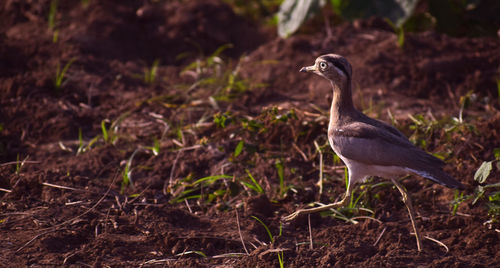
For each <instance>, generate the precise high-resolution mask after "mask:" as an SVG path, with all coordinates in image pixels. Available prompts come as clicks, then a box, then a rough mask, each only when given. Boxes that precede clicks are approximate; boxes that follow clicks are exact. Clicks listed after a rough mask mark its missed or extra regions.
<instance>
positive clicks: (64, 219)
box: [0, 0, 500, 267]
mask: <svg viewBox="0 0 500 268" xmlns="http://www.w3.org/2000/svg"><path fill="white" fill-rule="evenodd" d="M49 3H50V1H48V0H46V1H18V0H7V1H4V2H2V4H1V5H2V6H0V18H1V19H0V124H1V125H0V126H1V130H0V161H1V163H2V164H0V188H1V189H2V191H0V242H1V246H0V260H1V261H0V266H5V267H26V266H34V267H40V266H63V265H65V266H73V267H82V266H96V267H101V266H111V267H139V266H142V267H150V266H167V267H170V266H172V267H190V266H193V267H197V266H219V267H277V266H278V265H279V264H278V256H277V253H276V252H277V251H281V250H282V251H283V252H284V263H285V266H286V267H329V266H339V267H343V266H348V265H349V266H350V265H352V266H354V265H356V266H359V265H363V266H365V267H373V266H376V267H380V266H388V265H390V266H408V265H411V266H431V267H449V266H451V267H500V243H499V241H500V240H499V237H500V233H499V231H498V229H499V226H498V224H488V220H489V219H490V217H489V216H488V209H487V207H486V205H485V202H486V201H485V200H484V199H481V200H480V201H479V202H478V203H476V204H475V205H471V202H470V201H469V202H464V203H463V204H462V205H460V206H459V210H458V212H459V213H457V214H456V215H452V214H451V213H450V202H451V201H452V200H453V195H454V191H453V190H450V189H446V188H443V187H441V186H439V185H435V184H432V183H431V182H428V181H425V180H423V179H421V178H416V177H408V178H406V179H404V180H403V183H404V184H405V186H406V187H407V188H408V190H409V192H410V194H411V196H412V197H413V202H414V204H415V207H416V209H417V211H418V217H417V218H418V224H419V228H420V229H421V231H422V232H423V234H424V235H426V236H429V237H432V238H434V239H437V240H439V241H441V242H442V243H444V244H445V245H447V246H448V248H449V252H446V250H445V249H444V247H442V246H440V245H438V244H436V243H434V242H432V241H430V240H425V241H424V247H425V250H424V251H423V252H421V253H418V252H417V249H416V244H415V239H414V237H413V236H412V235H411V234H410V232H412V229H411V224H410V221H409V219H408V214H407V211H406V208H405V206H404V205H403V203H402V202H401V200H400V196H399V193H398V192H397V191H396V190H395V189H393V188H392V187H377V188H374V189H373V190H372V191H370V195H372V196H374V197H376V198H374V200H375V201H373V202H372V207H371V208H372V209H373V211H374V212H375V215H374V218H375V219H378V220H379V221H376V220H373V219H366V218H359V219H358V220H357V221H358V223H357V224H352V223H349V222H345V221H342V220H338V219H335V218H333V217H328V216H321V215H311V218H310V221H311V232H312V239H313V245H314V247H313V248H310V247H309V241H310V236H309V230H308V219H307V217H302V218H299V219H298V220H296V221H294V222H292V223H288V224H285V225H284V226H283V230H282V235H281V236H278V233H279V229H280V218H281V217H283V216H285V215H288V214H289V213H291V212H293V211H294V210H295V209H297V208H298V207H304V206H306V205H307V204H308V203H311V202H314V201H318V200H319V201H320V202H322V203H328V202H332V201H334V200H336V199H337V198H339V197H340V196H341V195H342V194H343V192H344V189H345V186H344V183H343V179H342V176H343V169H339V168H336V167H335V166H334V164H333V163H334V162H333V157H332V154H331V153H330V149H329V148H327V147H325V148H326V149H327V150H325V154H324V156H325V157H324V163H325V177H326V179H327V180H326V181H325V185H324V189H325V190H324V192H323V194H321V195H320V194H319V191H318V187H317V186H316V184H315V183H316V182H317V180H318V174H319V165H318V163H319V154H318V153H316V150H315V146H314V141H318V143H320V145H321V144H323V143H324V142H325V133H326V123H327V118H326V117H325V115H326V111H328V107H329V101H330V100H331V89H330V87H329V84H328V83H327V82H325V81H323V80H321V79H319V78H318V77H314V76H310V75H309V76H308V75H305V74H301V73H298V70H299V68H300V67H301V66H304V65H311V64H312V63H313V62H314V59H315V57H317V56H318V55H321V54H323V53H332V52H334V53H337V54H342V55H344V56H346V57H347V58H348V59H349V60H350V62H351V63H352V65H353V69H354V97H355V103H356V105H357V106H358V107H360V109H363V110H365V112H367V113H368V114H369V115H371V116H374V117H377V118H379V119H381V120H386V121H390V117H389V116H388V114H389V113H388V112H389V111H390V113H391V114H392V115H393V116H394V118H395V119H396V120H397V121H399V123H400V126H401V130H402V131H403V132H405V133H406V134H407V135H409V136H410V135H412V133H413V131H412V129H411V128H409V127H408V126H409V125H410V124H411V120H410V119H409V116H408V115H409V114H413V115H414V114H417V113H418V114H423V115H425V116H426V118H433V117H436V118H438V119H440V118H446V117H448V118H449V117H450V116H457V115H458V111H459V108H460V107H459V99H460V97H461V96H464V95H465V94H467V92H469V91H473V92H474V93H475V96H477V97H476V99H475V100H474V101H473V103H472V104H471V105H470V106H469V107H468V108H467V109H466V110H465V112H464V118H466V120H470V121H471V123H473V124H474V125H475V126H476V128H477V133H475V134H474V133H472V132H470V131H468V132H467V131H464V132H463V133H462V132H458V133H455V134H451V135H446V134H443V133H444V132H442V131H439V130H432V131H431V132H430V133H426V136H425V138H426V142H427V143H426V148H425V149H426V150H429V151H434V152H438V151H439V152H443V151H447V152H450V154H448V159H447V163H448V164H447V166H446V171H447V172H449V173H450V174H452V175H453V176H455V177H456V178H457V179H458V180H460V181H461V182H462V183H463V184H464V185H466V187H467V189H466V190H465V193H466V194H472V193H473V191H474V189H475V187H476V186H477V184H475V182H474V180H473V175H474V172H475V171H476V169H477V168H478V167H479V165H480V164H481V163H482V161H486V160H492V159H494V154H493V149H494V148H498V147H500V133H499V131H500V112H499V104H498V101H496V100H497V99H498V96H497V91H496V80H495V78H496V77H497V76H498V73H499V67H500V40H499V39H498V38H476V39H465V38H451V37H447V36H444V35H441V34H437V33H419V34H408V35H407V37H406V42H405V47H404V48H399V47H398V46H397V44H396V36H395V35H394V34H393V33H392V32H391V31H389V30H388V27H387V25H385V24H384V23H383V21H381V20H377V19H371V20H364V21H356V22H354V23H346V24H343V25H339V26H335V27H333V28H332V31H331V34H330V35H327V34H326V31H325V29H324V28H322V27H321V25H322V24H320V25H318V26H317V27H316V28H315V29H316V32H315V33H303V34H299V35H296V36H293V37H291V38H288V39H280V38H277V37H275V36H274V35H273V34H270V32H271V31H270V30H269V29H264V28H262V29H260V28H259V27H258V26H256V25H253V24H252V23H250V22H248V21H246V20H245V19H244V18H242V17H239V16H238V15H236V14H234V13H233V11H232V9H231V8H230V7H229V6H227V5H225V4H223V3H222V2H220V1H201V0H200V1H186V3H182V4H180V3H177V2H170V1H166V2H163V1H160V2H155V4H146V5H145V4H144V3H143V1H131V0H129V1H122V0H120V1H118V0H114V1H90V4H89V5H88V6H87V7H83V6H82V5H81V4H80V1H60V5H59V7H58V13H57V16H56V18H57V22H58V23H57V25H56V29H57V31H58V40H57V42H55V43H54V42H53V31H51V30H48V25H47V19H46V18H47V14H48V13H49V6H50V4H49ZM227 43H232V44H233V48H229V49H227V50H225V51H224V53H223V56H222V58H223V59H224V60H225V62H226V63H227V64H226V65H227V66H232V67H234V68H236V67H235V65H236V63H239V67H238V68H239V69H238V70H239V74H238V75H239V77H240V78H241V79H245V81H247V83H249V84H251V85H254V86H251V87H250V88H251V89H250V90H248V91H246V92H243V93H241V94H240V95H238V96H237V99H236V100H232V101H220V102H219V103H218V104H217V105H214V103H213V102H212V101H210V100H209V98H208V96H210V95H211V94H210V92H208V91H209V89H207V88H208V86H206V84H203V83H199V84H198V85H195V86H193V83H194V82H195V81H196V79H199V77H197V75H199V74H196V73H195V72H194V71H192V70H191V71H185V69H184V68H186V66H188V65H189V64H190V63H192V62H194V61H195V60H196V59H200V60H202V59H204V56H208V55H210V54H211V53H213V52H214V51H215V50H216V49H217V48H219V47H221V46H222V45H224V44H227ZM179 55H181V56H180V57H179ZM71 59H75V61H74V63H73V64H72V65H71V66H70V67H69V69H68V72H67V74H66V76H65V82H64V83H63V85H62V87H61V88H60V89H55V87H54V79H55V76H56V71H57V69H58V66H59V68H60V69H62V68H63V66H64V65H65V64H66V63H67V62H68V61H70V60H71ZM155 59H159V61H160V64H159V66H158V71H157V77H156V80H155V81H154V83H146V82H145V81H144V79H143V76H144V70H145V69H147V68H151V65H152V63H153V61H154V60H155ZM226 65H224V66H226ZM273 107H274V109H273ZM291 109H293V111H295V116H290V118H289V119H288V121H285V120H277V118H278V116H277V115H281V116H283V115H286V114H287V113H290V111H291ZM227 111H229V112H230V113H231V117H232V118H233V121H232V122H229V121H228V123H227V126H226V127H225V128H221V127H218V126H216V125H215V124H214V123H213V119H212V118H213V115H214V114H215V113H217V112H220V113H221V114H222V113H224V112H227ZM263 111H267V112H263ZM207 118H208V119H207ZM105 119H108V120H109V122H108V121H106V122H107V123H106V126H107V127H110V126H111V122H115V123H116V124H114V126H117V128H116V133H115V134H116V135H117V136H118V137H119V138H118V140H117V141H116V142H114V143H112V142H104V141H103V139H102V137H101V138H100V139H97V141H96V142H95V144H94V145H93V146H92V148H90V149H88V150H86V151H85V152H82V153H79V154H77V153H76V151H77V149H78V147H79V139H78V136H79V129H81V133H82V140H83V141H84V142H89V141H91V140H92V139H93V138H94V137H97V136H99V135H102V132H101V121H102V120H105ZM118 119H119V120H118ZM250 119H252V120H253V121H252V120H250ZM237 120H239V121H237ZM245 120H246V121H245ZM245 122H246V124H247V125H246V128H244V127H242V125H243V126H245ZM249 122H250V123H252V122H254V123H255V122H257V123H258V124H262V127H261V128H260V130H255V129H252V128H253V127H252V126H251V124H250V123H249ZM257 123H256V124H257ZM176 129H177V130H176ZM179 133H182V135H179ZM155 138H157V139H159V140H160V141H159V144H160V151H159V154H158V155H156V156H155V155H153V154H152V153H151V150H147V149H144V148H146V147H147V146H152V144H153V143H154V140H155ZM446 138H447V139H448V142H442V140H443V139H446ZM240 140H244V141H245V149H244V150H243V152H242V153H241V155H239V156H234V151H235V148H236V146H237V144H238V142H239V141H240ZM137 148H142V149H137ZM134 152H135V153H134ZM132 155H133V162H132V165H131V167H132V172H131V174H132V182H131V186H128V187H125V188H124V190H123V191H122V189H121V185H122V174H123V172H124V169H125V168H126V164H127V160H128V159H130V158H131V156H132ZM18 156H19V159H20V160H23V159H25V158H26V157H27V156H29V158H27V159H26V162H25V164H24V165H23V166H22V167H21V169H20V170H19V172H16V164H15V163H12V162H15V161H16V159H17V158H18ZM277 160H279V161H281V163H282V165H283V166H284V178H285V184H286V185H293V189H291V190H288V191H286V192H285V193H283V194H279V193H278V192H279V176H278V173H277V168H276V164H275V163H276V161H277ZM335 165H340V164H339V163H337V164H335ZM246 169H248V171H249V172H250V173H251V174H252V175H253V177H254V178H255V179H256V180H257V181H258V182H259V184H260V185H262V188H263V192H264V193H265V194H260V195H258V194H255V192H254V191H252V190H251V189H248V188H242V187H241V185H242V184H240V183H239V182H238V180H239V178H246V179H248V174H247V172H246V171H245V170H246ZM493 172H494V173H493V175H492V176H491V177H490V178H489V182H492V183H494V182H500V176H499V175H498V174H499V173H498V171H497V170H496V169H494V171H493ZM219 174H230V175H231V177H232V178H231V177H230V178H227V179H224V181H222V180H220V181H217V182H215V183H213V184H211V185H208V186H207V187H206V188H205V189H201V190H200V191H198V192H194V193H197V194H201V195H202V196H203V191H205V193H206V192H208V191H211V192H214V191H215V190H218V189H227V188H230V189H233V188H234V189H236V190H234V192H233V191H227V192H225V194H223V195H220V196H217V197H215V201H211V202H209V200H206V199H199V198H198V199H186V202H184V201H182V202H175V198H176V197H178V196H179V191H183V190H186V189H188V186H189V185H188V184H187V183H184V184H183V182H182V180H186V178H192V180H196V179H199V178H203V177H206V176H210V175H219ZM247 181H248V180H247ZM375 181H376V182H379V181H382V180H380V179H376V180H375ZM277 189H278V190H277ZM361 215H363V214H362V213H361ZM252 216H256V217H258V218H259V219H261V220H262V221H263V222H264V223H265V224H266V225H267V226H269V228H270V231H271V233H272V234H273V235H275V239H274V241H273V242H272V243H270V239H269V237H268V235H267V234H266V232H265V229H264V228H263V226H262V225H261V224H260V223H258V222H257V221H256V220H255V219H254V218H252ZM238 222H239V225H238ZM239 229H241V231H239ZM242 241H244V243H245V246H246V250H248V254H241V253H245V248H244V247H243V243H242ZM197 252H202V253H203V254H204V255H206V257H203V256H202V255H201V254H198V253H197ZM231 253H234V254H232V255H231ZM238 254H239V255H238Z"/></svg>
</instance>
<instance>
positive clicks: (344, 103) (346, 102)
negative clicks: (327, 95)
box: [330, 80, 357, 127]
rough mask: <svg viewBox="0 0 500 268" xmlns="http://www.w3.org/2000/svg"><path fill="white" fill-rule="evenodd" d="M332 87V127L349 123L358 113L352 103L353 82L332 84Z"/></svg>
mask: <svg viewBox="0 0 500 268" xmlns="http://www.w3.org/2000/svg"><path fill="white" fill-rule="evenodd" d="M332 87H333V100H332V106H331V108H330V127H332V126H336V125H339V124H341V123H342V122H345V121H348V120H349V118H350V117H352V116H355V114H356V112H357V111H356V109H355V108H354V105H353V103H352V93H351V81H350V80H347V81H345V82H344V83H343V84H341V85H337V84H335V83H332Z"/></svg>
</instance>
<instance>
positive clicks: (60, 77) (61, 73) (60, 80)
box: [54, 58, 76, 90]
mask: <svg viewBox="0 0 500 268" xmlns="http://www.w3.org/2000/svg"><path fill="white" fill-rule="evenodd" d="M75 60H76V58H72V59H71V60H69V61H68V62H67V63H66V65H64V67H63V68H62V70H61V65H60V64H59V63H58V64H57V71H56V77H55V79H54V87H55V89H56V90H59V89H61V87H62V86H63V84H64V83H65V82H66V81H67V80H64V78H65V76H66V72H67V71H68V69H69V67H70V66H71V64H73V62H74V61H75Z"/></svg>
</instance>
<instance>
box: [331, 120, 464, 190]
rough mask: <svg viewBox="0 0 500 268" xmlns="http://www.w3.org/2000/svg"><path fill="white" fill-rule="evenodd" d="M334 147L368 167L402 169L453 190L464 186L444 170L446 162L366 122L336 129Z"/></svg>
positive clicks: (396, 135)
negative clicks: (377, 166)
mask: <svg viewBox="0 0 500 268" xmlns="http://www.w3.org/2000/svg"><path fill="white" fill-rule="evenodd" d="M331 134H332V135H330V136H331V139H330V140H331V142H332V143H333V144H332V146H333V147H334V149H335V151H336V152H338V153H339V154H341V155H342V156H343V157H345V158H347V159H351V160H355V161H357V162H360V163H364V164H366V165H379V166H399V167H404V168H407V169H408V171H411V172H413V173H416V174H418V175H420V176H422V177H424V178H427V179H430V180H432V181H434V182H437V183H439V184H442V185H445V186H447V187H450V188H460V189H463V188H464V186H463V185H462V184H461V183H460V182H458V181H457V180H456V179H455V178H453V177H451V176H450V175H448V174H447V173H446V172H444V171H443V170H442V166H443V165H444V162H443V161H441V160H440V159H438V158H436V157H434V156H432V155H430V154H428V153H426V152H424V151H423V150H421V149H419V148H417V147H415V146H414V145H413V144H412V143H411V142H410V141H408V139H407V138H406V137H404V136H402V134H401V135H398V134H397V133H392V131H388V130H386V129H385V128H380V127H377V126H374V125H371V124H368V123H364V122H360V121H357V122H352V123H349V124H346V125H344V126H342V127H341V128H337V129H333V130H332V133H331Z"/></svg>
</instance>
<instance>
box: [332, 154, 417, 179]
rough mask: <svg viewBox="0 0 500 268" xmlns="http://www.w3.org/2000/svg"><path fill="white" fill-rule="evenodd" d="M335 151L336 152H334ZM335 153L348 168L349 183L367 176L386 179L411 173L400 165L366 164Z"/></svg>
mask: <svg viewBox="0 0 500 268" xmlns="http://www.w3.org/2000/svg"><path fill="white" fill-rule="evenodd" d="M335 153H337V152H335ZM337 155H338V156H339V157H340V159H342V161H343V162H344V164H345V165H346V166H347V169H348V170H349V184H353V183H357V182H363V181H365V180H366V179H368V178H369V177H372V176H377V177H382V178H386V179H390V178H396V177H399V176H402V175H405V174H408V173H411V172H410V171H409V170H408V169H407V168H405V167H400V166H379V165H367V164H364V163H361V162H358V161H355V160H352V159H348V158H345V157H343V156H342V155H340V154H338V153H337Z"/></svg>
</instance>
